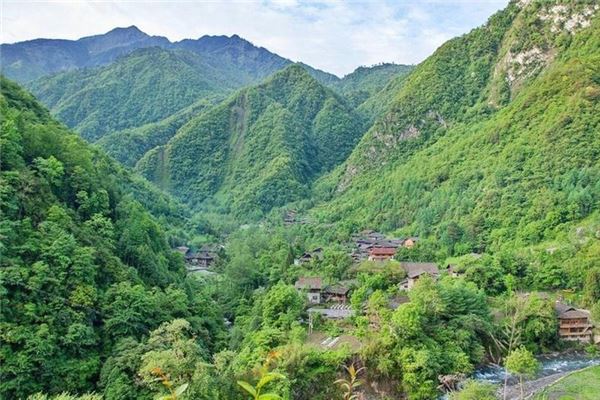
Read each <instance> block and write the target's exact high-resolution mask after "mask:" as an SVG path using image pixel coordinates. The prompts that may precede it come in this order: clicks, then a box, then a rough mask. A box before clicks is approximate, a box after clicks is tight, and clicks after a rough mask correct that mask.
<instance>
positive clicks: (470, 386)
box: [450, 379, 496, 400]
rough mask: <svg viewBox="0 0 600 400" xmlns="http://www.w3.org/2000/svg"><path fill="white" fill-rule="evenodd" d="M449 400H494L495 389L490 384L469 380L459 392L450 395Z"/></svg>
mask: <svg viewBox="0 0 600 400" xmlns="http://www.w3.org/2000/svg"><path fill="white" fill-rule="evenodd" d="M450 400H496V387H495V386H494V385H492V384H491V383H487V382H478V381H476V380H471V379H470V380H468V381H466V382H465V383H464V384H463V387H462V389H461V390H460V391H458V392H453V393H451V394H450Z"/></svg>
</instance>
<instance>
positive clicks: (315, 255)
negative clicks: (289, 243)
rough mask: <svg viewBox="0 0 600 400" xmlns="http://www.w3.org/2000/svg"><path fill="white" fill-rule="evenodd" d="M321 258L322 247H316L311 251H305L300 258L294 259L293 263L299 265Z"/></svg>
mask: <svg viewBox="0 0 600 400" xmlns="http://www.w3.org/2000/svg"><path fill="white" fill-rule="evenodd" d="M322 258H323V248H321V247H317V248H316V249H314V250H313V251H307V252H306V253H304V254H302V255H301V256H300V258H297V259H295V260H294V265H301V264H306V263H309V262H311V261H312V260H315V259H316V260H320V259H322Z"/></svg>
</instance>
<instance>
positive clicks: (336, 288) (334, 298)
mask: <svg viewBox="0 0 600 400" xmlns="http://www.w3.org/2000/svg"><path fill="white" fill-rule="evenodd" d="M354 286H356V281H355V280H347V281H340V282H338V283H336V284H334V285H329V286H327V287H325V289H324V290H323V299H324V301H326V302H334V303H346V302H347V301H348V298H349V295H350V290H351V289H352V287H354Z"/></svg>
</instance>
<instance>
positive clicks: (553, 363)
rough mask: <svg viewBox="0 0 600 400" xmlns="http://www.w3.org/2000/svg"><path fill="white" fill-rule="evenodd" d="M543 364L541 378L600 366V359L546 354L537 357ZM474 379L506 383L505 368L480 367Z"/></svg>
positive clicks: (566, 354) (576, 355)
mask: <svg viewBox="0 0 600 400" xmlns="http://www.w3.org/2000/svg"><path fill="white" fill-rule="evenodd" d="M537 359H538V361H540V363H541V364H542V368H541V369H540V371H539V373H538V374H537V376H536V379H537V378H541V377H544V376H548V375H554V374H557V373H560V372H570V371H576V370H578V369H581V368H585V367H589V366H591V365H600V358H598V357H596V358H592V357H589V356H587V355H586V354H584V353H556V354H546V355H542V356H538V357H537ZM472 378H473V379H475V380H478V381H487V382H491V383H494V384H499V383H503V382H504V368H503V367H500V366H497V365H486V366H484V367H480V368H478V369H477V370H475V372H474V373H473V376H472ZM515 382H516V379H515V378H514V377H511V378H510V379H509V383H515Z"/></svg>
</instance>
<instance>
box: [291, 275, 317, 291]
mask: <svg viewBox="0 0 600 400" xmlns="http://www.w3.org/2000/svg"><path fill="white" fill-rule="evenodd" d="M294 287H295V288H296V289H318V290H321V289H322V288H323V280H322V279H321V278H318V277H314V278H306V277H305V278H298V280H297V281H296V284H295V285H294Z"/></svg>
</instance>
